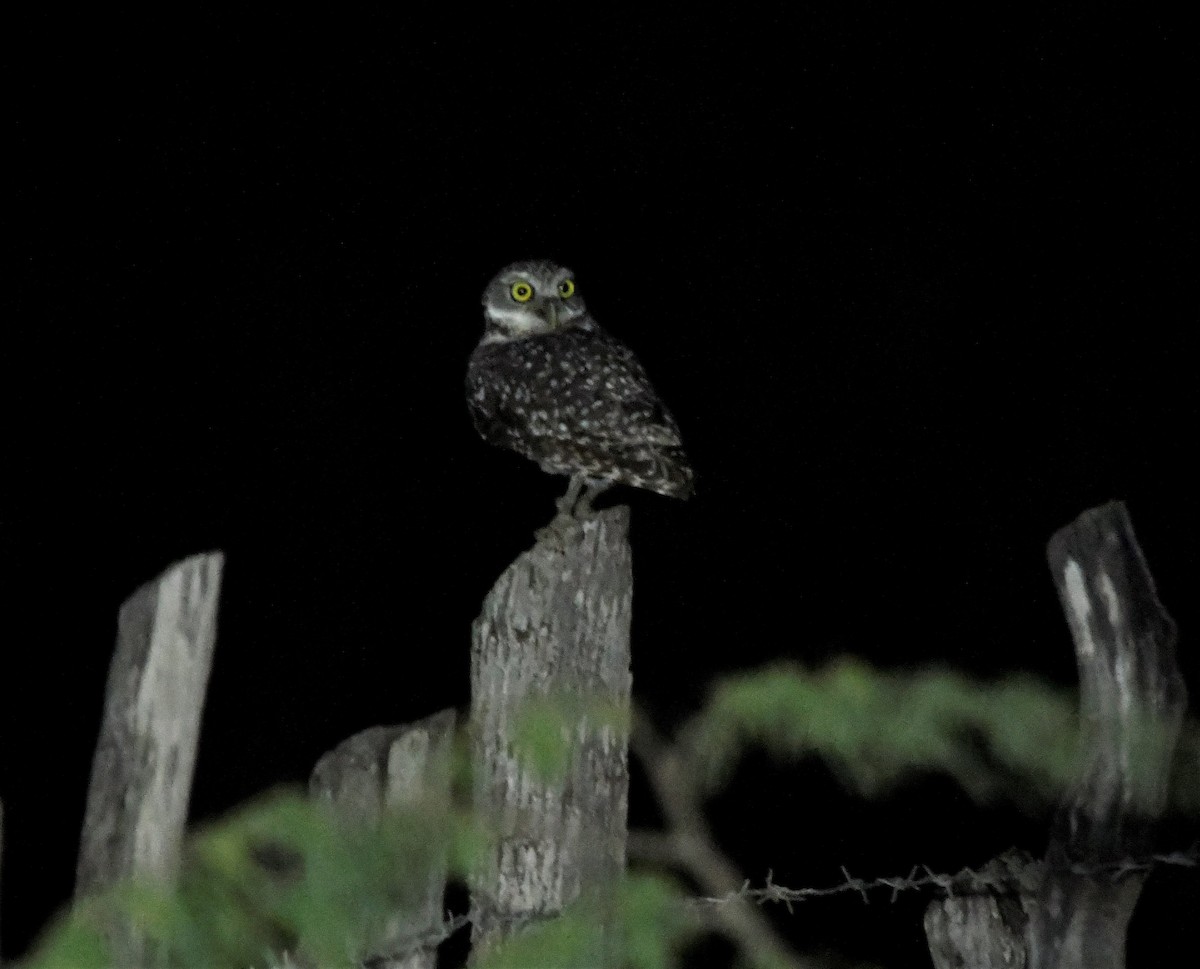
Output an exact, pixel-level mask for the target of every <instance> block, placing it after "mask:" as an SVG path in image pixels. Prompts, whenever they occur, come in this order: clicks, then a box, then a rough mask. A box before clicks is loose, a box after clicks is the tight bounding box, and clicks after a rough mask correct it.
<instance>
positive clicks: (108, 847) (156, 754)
mask: <svg viewBox="0 0 1200 969" xmlns="http://www.w3.org/2000/svg"><path fill="white" fill-rule="evenodd" d="M223 565H224V557H223V556H222V555H221V553H220V552H211V553H209V554H206V555H196V556H193V557H192V558H188V559H184V560H183V561H182V562H177V563H176V564H175V565H172V566H171V567H170V568H169V569H167V570H166V571H165V572H163V573H162V575H160V576H159V577H158V578H157V579H154V580H153V581H151V582H148V583H146V584H145V585H144V586H142V587H141V588H140V589H138V591H137V592H135V593H134V594H133V595H132V596H131V597H130V598H129V599H128V600H126V602H125V604H124V605H122V606H121V609H120V612H119V614H118V617H117V644H116V650H115V652H114V654H113V658H112V664H111V666H110V667H109V673H108V689H107V693H106V696H105V701H104V714H103V719H102V720H101V724H100V738H99V741H98V742H97V744H96V755H95V758H94V759H93V761H92V780H91V785H90V787H89V789H88V799H87V809H86V812H85V815H84V822H83V833H82V836H81V839H80V846H79V862H78V867H77V871H76V878H75V897H76V899H81V898H83V897H85V896H88V895H91V894H93V893H95V892H98V891H100V890H101V889H103V888H107V887H108V886H110V885H113V884H115V883H116V882H119V881H122V880H124V879H127V878H132V877H140V878H147V879H151V880H158V881H161V882H166V883H170V882H171V881H173V880H174V879H175V877H176V875H177V873H178V867H179V862H180V854H181V851H182V845H183V833H184V824H185V822H186V820H187V809H188V799H189V797H190V795H191V790H192V773H193V769H194V767H195V763H196V749H197V746H198V743H199V739H200V714H201V710H202V709H203V706H204V694H205V690H206V688H207V685H208V674H209V670H210V668H211V666H212V655H213V646H214V644H215V643H216V636H217V601H218V598H219V595H220V589H221V570H222V567H223ZM126 929H128V930H129V931H128V933H126V931H125V930H126ZM135 935H136V930H135V929H134V928H133V927H125V928H124V929H121V928H117V927H114V938H113V941H114V944H115V945H116V946H117V948H118V954H119V956H120V958H122V959H124V960H125V964H126V965H138V964H140V961H141V955H140V951H139V948H138V943H137V942H136V940H135V938H134V936H135Z"/></svg>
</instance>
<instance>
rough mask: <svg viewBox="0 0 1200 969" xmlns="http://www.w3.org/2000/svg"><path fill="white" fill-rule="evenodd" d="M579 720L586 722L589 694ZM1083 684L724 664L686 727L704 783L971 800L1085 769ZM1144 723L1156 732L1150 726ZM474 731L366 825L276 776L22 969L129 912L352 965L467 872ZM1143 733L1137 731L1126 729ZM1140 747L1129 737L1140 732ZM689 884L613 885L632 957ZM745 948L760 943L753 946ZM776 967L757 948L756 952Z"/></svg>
mask: <svg viewBox="0 0 1200 969" xmlns="http://www.w3.org/2000/svg"><path fill="white" fill-rule="evenodd" d="M581 713H582V714H584V718H583V719H584V725H583V726H582V727H581V726H580V714H581ZM628 729H629V722H628V715H627V711H625V710H624V709H623V708H618V707H615V706H614V705H613V704H612V703H611V702H610V701H606V700H604V699H603V698H590V699H583V698H580V697H577V696H576V697H560V698H555V697H544V698H540V699H538V700H535V701H531V702H530V703H529V704H527V705H526V707H525V709H523V710H522V712H521V714H520V715H519V716H518V717H517V719H516V721H515V723H514V735H515V740H514V753H516V754H517V755H518V756H519V757H521V758H522V760H523V762H524V763H525V764H526V765H527V766H528V767H529V769H530V770H531V771H533V772H534V773H535V774H536V775H538V776H539V777H540V778H541V779H542V780H543V781H546V782H552V781H553V780H555V779H558V778H562V777H563V776H564V773H565V771H566V770H567V768H568V766H569V763H570V756H571V750H572V746H573V743H574V739H575V737H576V736H578V733H579V731H580V730H612V731H614V733H616V734H618V735H620V734H624V733H625V732H627V731H628ZM1077 737H1078V722H1077V716H1076V713H1075V700H1074V697H1073V696H1071V695H1070V694H1067V693H1064V692H1060V691H1056V690H1053V689H1051V688H1049V687H1048V686H1046V685H1044V684H1041V683H1038V682H1036V681H1034V680H1031V679H1028V678H1017V679H1009V680H1004V681H1000V682H997V683H991V684H987V683H979V682H975V681H972V680H970V679H968V678H966V677H963V676H960V675H958V674H956V673H953V672H949V671H945V670H931V671H925V672H922V673H918V674H912V675H901V674H895V673H886V672H880V671H877V670H874V669H872V668H870V667H868V666H866V665H865V664H862V663H860V662H857V661H853V660H846V661H842V662H840V663H837V664H835V665H833V666H830V667H828V668H826V669H824V670H819V671H811V670H806V669H803V668H801V667H798V666H776V667H773V668H769V669H765V670H761V671H758V672H755V673H750V674H747V675H744V676H737V677H732V678H730V679H728V680H725V681H724V682H722V683H720V684H718V685H717V687H716V688H715V689H714V691H713V693H712V695H711V698H710V700H709V702H708V704H707V705H706V707H705V708H704V710H703V711H701V712H700V713H699V714H698V715H697V716H696V717H695V718H694V719H693V720H692V721H691V722H690V723H689V724H688V725H687V726H686V728H685V730H684V731H683V733H682V739H681V745H682V747H683V753H684V755H685V758H686V761H687V763H688V764H689V766H690V767H691V769H692V770H693V771H694V772H695V773H696V775H697V776H700V777H702V778H703V779H704V780H705V781H707V783H708V784H710V785H715V784H718V783H721V782H722V781H724V780H727V779H728V778H729V776H730V774H731V772H732V770H733V768H734V766H735V765H736V763H737V760H738V758H739V757H740V756H741V755H742V753H743V752H744V751H745V750H746V749H747V748H748V747H750V746H761V747H763V748H765V749H766V750H768V751H770V752H771V753H772V754H774V755H776V756H781V757H786V758H793V759H794V758H800V757H806V756H817V757H820V758H822V759H823V760H825V761H826V762H828V763H829V764H831V765H832V766H833V767H834V769H835V770H836V771H837V772H838V774H839V775H840V776H841V777H842V778H843V779H844V780H845V781H846V783H847V784H848V785H850V786H851V787H853V788H854V789H855V790H857V791H859V792H861V793H862V794H864V795H866V796H876V795H878V794H880V793H881V792H883V791H886V790H887V789H888V788H889V787H891V786H893V785H895V784H896V783H898V782H899V781H901V780H902V779H903V778H905V777H907V776H910V775H912V774H914V773H929V772H938V773H942V774H945V775H947V776H949V777H952V778H954V779H955V780H956V781H957V782H958V783H959V784H961V785H962V786H963V788H964V789H965V790H966V791H968V792H969V793H970V794H971V795H972V796H973V797H975V798H977V799H979V800H985V799H991V798H997V797H999V796H1008V797H1010V798H1014V799H1018V798H1019V799H1020V800H1019V801H1018V803H1022V804H1033V805H1045V804H1048V803H1050V802H1052V801H1054V800H1055V799H1057V797H1058V796H1059V794H1060V792H1061V790H1062V787H1063V786H1064V785H1065V784H1068V783H1070V782H1071V781H1072V780H1073V777H1074V751H1075V747H1076V742H1077ZM1152 739H1156V738H1150V737H1149V736H1147V737H1146V738H1144V742H1145V743H1147V744H1149V743H1150V742H1151V740H1152ZM467 747H468V745H467V744H466V742H465V740H460V744H459V749H458V750H457V751H456V753H455V760H454V764H455V765H456V767H457V769H456V770H455V771H454V774H455V778H456V788H457V790H458V791H459V800H460V806H459V807H457V808H452V809H450V810H447V809H446V807H445V805H436V806H435V805H430V806H422V805H414V806H413V807H411V808H410V809H408V810H406V811H403V812H399V813H396V814H392V815H388V816H387V817H386V818H385V819H384V820H383V821H382V822H380V823H379V824H378V825H374V826H362V825H357V826H355V825H349V824H347V823H344V822H339V821H336V820H335V819H334V818H333V816H332V815H331V814H330V813H328V811H327V810H325V809H324V808H322V807H320V806H317V805H314V804H313V803H312V802H311V801H310V800H309V799H308V798H307V797H305V796H303V795H301V794H300V793H298V792H286V791H285V792H278V793H275V794H272V795H270V796H267V797H264V798H262V799H260V800H258V801H256V802H254V803H252V804H250V805H248V806H247V807H245V808H243V809H241V810H239V811H237V812H235V813H233V814H232V815H230V816H229V817H227V818H225V819H223V820H222V821H220V822H219V823H216V824H214V825H211V826H209V827H206V828H204V829H202V830H200V831H199V832H198V833H197V834H195V835H194V836H193V837H192V838H191V839H190V840H189V842H188V846H187V850H186V852H185V857H184V865H183V870H182V874H181V877H180V879H179V883H178V885H177V887H176V889H175V890H174V891H173V892H170V893H163V892H161V891H160V890H158V889H157V888H156V887H154V886H149V885H139V884H135V885H126V886H122V887H121V888H119V889H116V890H114V891H112V892H109V893H107V894H105V895H103V896H101V897H99V898H96V899H92V900H90V901H89V902H87V903H86V904H84V905H82V906H79V907H78V908H77V909H76V910H75V911H74V912H73V913H72V915H71V916H70V917H64V918H62V919H60V920H59V921H58V922H57V923H55V924H54V925H53V926H52V928H51V929H50V931H48V932H47V934H46V936H45V937H44V939H43V940H42V942H41V944H40V945H39V946H38V947H37V949H36V951H35V953H34V954H33V955H32V956H31V957H30V959H29V960H28V961H27V962H26V963H24V964H23V965H24V969H62V967H64V966H70V967H72V969H93V967H94V969H109V967H110V966H111V965H112V964H113V959H112V957H111V954H110V952H109V949H108V944H107V942H106V932H107V931H108V930H109V929H110V928H111V927H112V926H114V925H122V924H134V925H136V926H138V928H139V930H140V931H142V932H143V933H144V934H145V935H146V937H147V938H148V939H149V940H150V942H151V944H152V946H153V950H152V951H153V952H154V953H155V954H156V957H158V963H159V964H161V965H162V966H164V967H170V969H176V967H178V969H192V967H195V969H200V967H204V969H210V967H211V969H221V967H231V969H232V967H238V969H249V967H264V969H265V967H269V966H277V965H279V964H280V960H281V959H283V958H284V955H283V954H284V953H298V954H300V955H299V956H298V957H297V962H298V964H315V965H321V966H326V967H335V966H350V965H352V964H353V960H354V959H355V957H356V956H357V955H359V954H362V953H363V952H367V951H379V950H377V949H373V948H372V946H373V945H374V944H376V943H377V942H378V940H379V939H381V938H384V937H385V936H386V935H387V933H388V932H389V931H393V930H394V929H395V926H391V927H390V928H389V927H388V925H387V923H388V921H389V919H392V918H393V917H394V916H395V914H396V913H397V912H398V911H402V910H404V909H406V908H407V909H413V908H417V907H419V905H420V903H421V902H422V901H423V900H424V898H425V896H424V894H423V893H425V892H426V891H427V888H428V885H429V882H430V878H431V876H432V877H434V878H437V877H440V875H441V873H442V872H443V870H447V869H448V874H449V876H450V877H452V878H459V879H462V878H465V877H466V874H467V873H468V872H470V871H471V870H472V869H473V868H474V867H475V866H476V865H477V864H478V863H479V862H480V860H481V859H482V858H484V857H486V853H487V852H488V850H489V844H490V842H491V841H492V840H493V837H494V836H493V834H492V833H491V832H489V831H488V830H487V828H486V826H485V824H484V823H483V819H481V818H479V817H477V816H475V815H474V814H473V813H472V812H471V811H470V810H468V809H467V808H466V807H463V806H461V802H462V800H463V799H464V798H465V795H466V792H467V791H468V790H469V788H470V783H469V777H468V770H467V767H466V764H467V761H468V760H469V753H468V752H467ZM1135 747H1136V745H1135ZM1135 755H1136V750H1135ZM1176 771H1177V773H1176V778H1177V783H1176V784H1175V791H1176V793H1175V804H1176V806H1177V807H1181V808H1184V809H1187V810H1192V811H1195V810H1196V809H1197V808H1200V729H1198V728H1197V725H1196V724H1195V723H1194V722H1193V723H1189V724H1187V725H1185V728H1184V731H1183V735H1182V738H1181V740H1180V746H1179V756H1178V757H1177V759H1176ZM683 901H684V899H683V893H682V892H681V890H680V889H679V887H678V886H676V885H675V884H673V883H672V882H669V881H666V880H663V879H661V878H649V877H645V876H632V877H629V878H626V879H625V880H624V881H623V882H622V884H621V885H620V886H619V888H618V889H617V890H616V894H615V896H614V898H613V901H612V909H611V911H612V916H613V924H614V926H615V929H614V933H613V935H612V936H611V937H610V939H609V943H610V945H611V946H612V947H613V948H614V950H615V955H616V956H617V957H619V960H620V964H621V965H622V966H624V967H628V969H669V967H673V966H676V965H678V964H679V963H678V959H679V953H680V951H681V950H682V947H683V946H684V945H685V944H686V943H687V941H688V940H689V938H691V937H692V936H693V935H694V934H695V933H696V932H698V931H699V925H698V923H697V921H696V920H695V918H694V917H693V916H692V915H691V914H689V913H691V912H692V910H691V909H690V908H689V906H687V905H685V904H683ZM601 923H602V919H600V918H598V917H597V914H596V910H595V907H594V905H592V906H589V904H587V903H580V904H578V905H576V906H574V907H573V908H572V909H570V910H568V911H567V912H566V913H565V914H564V915H563V916H561V917H559V918H556V919H553V920H550V921H547V922H545V923H540V924H537V925H535V926H531V927H530V928H528V929H527V930H526V931H523V932H521V933H519V934H518V935H517V936H516V937H514V938H513V939H511V940H508V941H507V942H506V943H505V944H504V945H503V946H500V947H498V948H497V949H496V950H495V951H493V952H489V953H487V954H485V955H484V956H482V958H481V959H480V961H479V962H478V966H479V967H480V969H516V967H521V969H535V967H551V966H554V967H563V966H571V965H577V964H579V963H580V962H581V960H583V961H586V959H587V955H588V953H594V952H595V951H596V949H597V947H598V946H599V945H600V926H601ZM744 955H747V956H748V957H750V958H753V955H752V954H744ZM752 964H754V965H756V966H759V967H760V969H770V967H768V966H766V964H763V963H761V962H756V963H752Z"/></svg>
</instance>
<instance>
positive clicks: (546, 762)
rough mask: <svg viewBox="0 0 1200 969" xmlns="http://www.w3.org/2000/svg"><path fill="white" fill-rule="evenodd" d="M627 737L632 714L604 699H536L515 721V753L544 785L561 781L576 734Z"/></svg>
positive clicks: (575, 696) (568, 696) (600, 697)
mask: <svg viewBox="0 0 1200 969" xmlns="http://www.w3.org/2000/svg"><path fill="white" fill-rule="evenodd" d="M605 729H607V730H611V731H613V732H614V733H617V734H620V735H628V731H629V711H628V710H626V709H625V707H623V706H621V705H618V704H615V703H613V702H612V701H611V700H610V699H608V698H606V697H602V696H595V697H584V696H580V695H579V694H575V693H572V694H567V695H564V696H553V695H547V696H535V697H531V698H530V699H529V700H527V701H526V702H525V703H524V704H523V705H522V706H521V709H520V711H519V712H518V714H517V716H516V717H515V719H514V722H513V731H512V733H513V752H514V753H515V754H516V755H517V756H518V757H520V758H521V759H522V762H523V763H524V764H525V765H526V766H528V767H529V768H530V769H531V770H532V771H533V773H534V774H535V776H537V778H538V779H539V780H541V781H544V782H554V781H558V780H561V779H562V778H563V777H564V776H565V775H566V772H567V768H568V767H569V766H570V762H571V751H572V749H573V747H574V738H573V731H577V730H587V731H595V730H605Z"/></svg>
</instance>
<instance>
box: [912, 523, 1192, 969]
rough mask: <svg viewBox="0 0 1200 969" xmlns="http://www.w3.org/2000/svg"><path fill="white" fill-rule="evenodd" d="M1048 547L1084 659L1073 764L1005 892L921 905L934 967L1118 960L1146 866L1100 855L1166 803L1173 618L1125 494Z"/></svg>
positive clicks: (1118, 967)
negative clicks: (1041, 848)
mask: <svg viewBox="0 0 1200 969" xmlns="http://www.w3.org/2000/svg"><path fill="white" fill-rule="evenodd" d="M1047 559H1048V562H1049V565H1050V570H1051V572H1052V573H1053V576H1054V582H1055V585H1056V587H1057V589H1058V593H1059V599H1060V600H1061V602H1062V606H1063V611H1064V613H1065V614H1066V617H1067V623H1068V625H1069V626H1070V629H1071V636H1072V639H1073V640H1074V645H1075V657H1076V663H1077V665H1078V668H1079V680H1080V713H1081V730H1080V748H1079V750H1080V767H1079V773H1078V776H1077V779H1076V781H1075V783H1074V785H1073V787H1072V788H1071V790H1069V791H1068V792H1067V794H1066V796H1065V797H1064V799H1063V802H1062V804H1061V806H1060V810H1059V814H1058V817H1057V819H1056V821H1055V826H1054V830H1053V832H1052V835H1051V839H1050V845H1049V848H1048V849H1047V852H1046V857H1045V860H1044V862H1042V863H1038V864H1037V865H1030V866H1028V867H1027V869H1026V870H1025V871H1024V872H1014V873H1013V878H1012V879H1011V882H1010V886H1009V887H1010V893H1009V894H1007V895H998V896H995V897H979V896H975V897H971V898H962V897H957V898H955V897H951V898H948V899H945V900H942V901H940V902H935V903H933V904H932V905H930V906H929V909H928V910H927V912H926V919H925V927H926V936H927V938H928V940H929V947H930V952H931V953H932V954H933V956H934V962H935V965H936V966H937V967H938V969H943V967H946V969H949V967H985V966H993V965H996V966H1001V965H1003V966H1027V967H1028V969H1123V967H1124V965H1125V936H1126V930H1127V928H1128V925H1129V919H1130V917H1131V916H1132V914H1133V908H1134V905H1135V904H1136V902H1137V898H1138V895H1139V894H1140V892H1141V888H1142V883H1143V881H1144V878H1145V875H1144V872H1140V871H1134V872H1126V873H1124V874H1123V875H1122V876H1121V877H1120V878H1119V879H1118V878H1114V877H1113V876H1112V874H1111V873H1110V872H1109V871H1106V870H1105V868H1106V866H1112V865H1114V864H1116V863H1119V862H1121V861H1123V860H1126V859H1130V858H1136V857H1138V856H1139V855H1143V854H1144V853H1146V852H1147V850H1148V849H1149V847H1150V834H1151V828H1152V825H1153V822H1154V820H1155V818H1157V817H1158V815H1159V814H1160V813H1161V812H1162V810H1163V808H1164V806H1165V804H1166V799H1167V794H1168V788H1169V783H1170V771H1171V760H1172V757H1173V756H1174V751H1175V745H1176V742H1177V740H1178V736H1179V730H1180V727H1181V724H1182V722H1183V717H1184V712H1185V708H1186V705H1187V695H1186V690H1185V687H1184V682H1183V677H1182V674H1181V673H1180V671H1179V666H1178V664H1177V663H1176V660H1175V649H1174V646H1175V624H1174V623H1173V622H1172V620H1171V618H1170V616H1168V615H1167V613H1166V611H1165V610H1164V609H1163V607H1162V604H1161V603H1160V602H1159V601H1158V596H1157V593H1156V592H1155V588H1154V580H1153V579H1152V578H1151V576H1150V572H1149V569H1148V568H1147V566H1146V562H1145V559H1144V557H1143V556H1142V551H1141V549H1140V548H1139V546H1138V543H1137V539H1136V538H1135V537H1134V533H1133V526H1132V524H1131V523H1130V520H1129V515H1128V513H1127V512H1126V510H1125V506H1124V505H1123V504H1121V503H1120V502H1113V503H1110V504H1107V505H1102V506H1100V507H1098V508H1093V509H1090V510H1089V511H1086V512H1084V513H1083V514H1082V515H1080V516H1079V518H1077V519H1076V520H1075V521H1074V522H1072V523H1071V524H1070V525H1068V526H1067V527H1065V528H1063V529H1061V530H1060V531H1058V532H1056V533H1055V534H1054V536H1053V537H1052V538H1051V540H1050V543H1049V545H1048V547H1047ZM1014 902H1016V903H1019V908H1018V907H1017V906H1016V905H1015V904H1014ZM993 903H994V904H993ZM1017 942H1020V943H1021V944H1020V946H1017V945H1016V943H1017ZM1005 960H1007V961H1005Z"/></svg>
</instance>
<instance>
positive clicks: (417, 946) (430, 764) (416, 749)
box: [309, 710, 455, 969]
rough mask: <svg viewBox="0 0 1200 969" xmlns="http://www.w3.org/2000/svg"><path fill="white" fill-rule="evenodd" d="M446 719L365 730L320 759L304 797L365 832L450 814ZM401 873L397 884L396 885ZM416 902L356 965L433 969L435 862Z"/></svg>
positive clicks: (437, 893)
mask: <svg viewBox="0 0 1200 969" xmlns="http://www.w3.org/2000/svg"><path fill="white" fill-rule="evenodd" d="M454 719H455V718H454V711H453V710H442V711H441V712H440V713H436V714H434V715H433V716H431V717H427V718H426V719H424V720H420V721H418V722H416V723H412V724H403V725H400V726H394V727H371V728H370V729H369V730H364V731H363V732H362V733H358V734H355V735H354V736H352V737H350V738H349V739H347V740H345V741H343V742H342V743H340V744H338V746H337V747H335V748H334V749H333V750H331V751H329V753H327V754H325V755H324V756H323V757H322V758H321V759H320V760H319V761H317V765H316V767H315V768H313V772H312V777H311V779H310V780H309V793H310V794H311V795H312V797H313V798H314V799H315V800H316V801H318V802H319V803H323V804H328V805H329V806H330V807H331V808H332V809H333V811H334V812H335V815H336V817H337V818H338V820H339V821H342V822H345V823H350V824H362V825H367V826H373V825H376V824H378V823H379V822H380V820H381V819H382V818H383V817H384V816H385V814H386V813H387V812H388V811H389V810H395V809H403V808H413V809H421V810H428V811H441V812H443V813H444V812H445V811H447V810H448V809H449V806H450V766H451V765H450V759H451V752H452V745H453V741H454ZM403 874H408V873H401V874H400V875H399V876H398V877H402V876H403ZM423 874H424V877H425V878H426V884H425V886H424V891H416V892H414V893H413V897H415V898H418V899H419V901H418V903H417V904H416V905H414V906H413V907H411V908H408V907H405V908H403V909H401V910H398V911H396V912H394V913H393V914H392V916H391V917H390V918H389V919H388V920H387V923H386V924H385V925H380V926H371V927H370V931H368V932H367V933H366V936H367V938H368V939H369V941H368V943H367V947H366V949H367V951H363V952H361V953H359V954H358V959H359V961H360V962H361V963H362V964H364V965H370V966H371V967H372V969H434V967H435V966H436V965H437V947H438V943H439V942H440V941H441V938H442V932H443V918H442V911H443V907H442V899H443V896H444V894H445V891H446V877H447V866H446V859H445V858H443V859H442V861H441V864H440V865H438V864H435V865H434V866H433V867H432V868H431V869H430V870H429V871H428V872H426V873H423Z"/></svg>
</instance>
